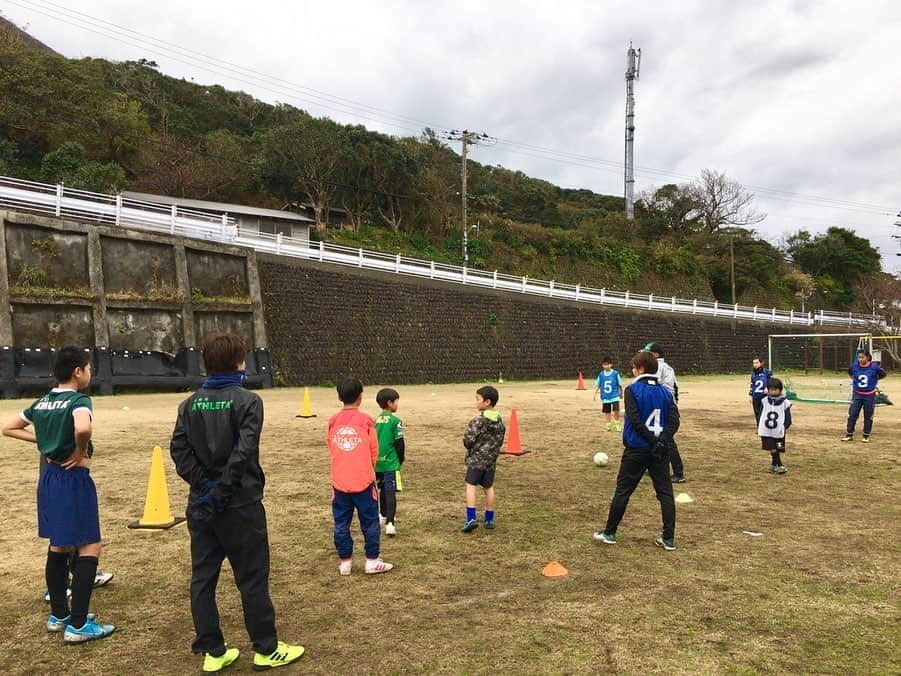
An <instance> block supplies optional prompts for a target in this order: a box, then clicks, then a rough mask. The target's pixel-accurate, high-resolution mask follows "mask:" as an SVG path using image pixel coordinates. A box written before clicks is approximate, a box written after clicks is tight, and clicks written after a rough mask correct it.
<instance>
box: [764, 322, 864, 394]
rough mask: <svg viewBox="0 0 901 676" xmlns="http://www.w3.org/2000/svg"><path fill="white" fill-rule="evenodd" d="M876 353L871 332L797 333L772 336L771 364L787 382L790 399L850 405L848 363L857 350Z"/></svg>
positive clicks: (778, 375)
mask: <svg viewBox="0 0 901 676" xmlns="http://www.w3.org/2000/svg"><path fill="white" fill-rule="evenodd" d="M859 349H865V350H867V351H868V352H870V353H872V352H873V338H872V336H871V335H870V334H869V333H866V334H860V333H795V334H784V335H782V334H779V335H771V336H770V337H769V350H768V355H769V367H770V369H771V370H772V372H773V375H774V376H776V377H777V378H780V379H781V380H782V381H783V382H784V383H785V389H786V395H787V396H788V398H789V399H797V400H799V401H811V402H821V403H834V404H847V403H848V402H849V401H850V400H851V380H850V378H849V377H848V366H850V365H851V363H852V362H853V361H854V360H855V359H857V350H859Z"/></svg>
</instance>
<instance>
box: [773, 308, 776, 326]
mask: <svg viewBox="0 0 901 676" xmlns="http://www.w3.org/2000/svg"><path fill="white" fill-rule="evenodd" d="M775 322H776V308H773V323H775Z"/></svg>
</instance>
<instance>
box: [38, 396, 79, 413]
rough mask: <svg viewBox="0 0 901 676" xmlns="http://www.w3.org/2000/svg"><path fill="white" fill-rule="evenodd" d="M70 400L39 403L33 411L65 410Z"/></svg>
mask: <svg viewBox="0 0 901 676" xmlns="http://www.w3.org/2000/svg"><path fill="white" fill-rule="evenodd" d="M70 401H72V400H71V399H63V400H61V401H39V402H38V403H36V404H35V405H34V409H33V410H35V411H56V410H57V409H60V408H67V407H68V406H69V402H70Z"/></svg>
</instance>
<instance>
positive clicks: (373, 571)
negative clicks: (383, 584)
mask: <svg viewBox="0 0 901 676" xmlns="http://www.w3.org/2000/svg"><path fill="white" fill-rule="evenodd" d="M392 568H394V564H393V563H388V562H386V561H382V560H381V559H366V574H367V575H377V574H379V573H387V572H388V571H389V570H391V569H392Z"/></svg>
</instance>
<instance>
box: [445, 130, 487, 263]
mask: <svg viewBox="0 0 901 676" xmlns="http://www.w3.org/2000/svg"><path fill="white" fill-rule="evenodd" d="M447 139H448V140H449V141H460V142H461V143H462V145H463V149H462V151H461V152H460V157H461V158H462V164H461V166H460V184H461V187H460V202H461V205H460V207H461V209H460V211H461V214H462V217H463V245H462V248H463V262H464V263H465V262H466V261H468V260H469V251H468V242H467V239H468V237H467V234H468V226H467V224H466V207H467V199H468V198H469V195H468V193H467V192H466V149H467V148H468V147H469V146H471V145H474V144H480V145H494V144H495V143H497V139H495V138H492V137H491V136H488V134H485V133H482V134H477V133H476V132H474V131H469V130H468V129H464V130H463V131H458V130H456V129H452V130H451V131H450V132H448V134H447Z"/></svg>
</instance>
